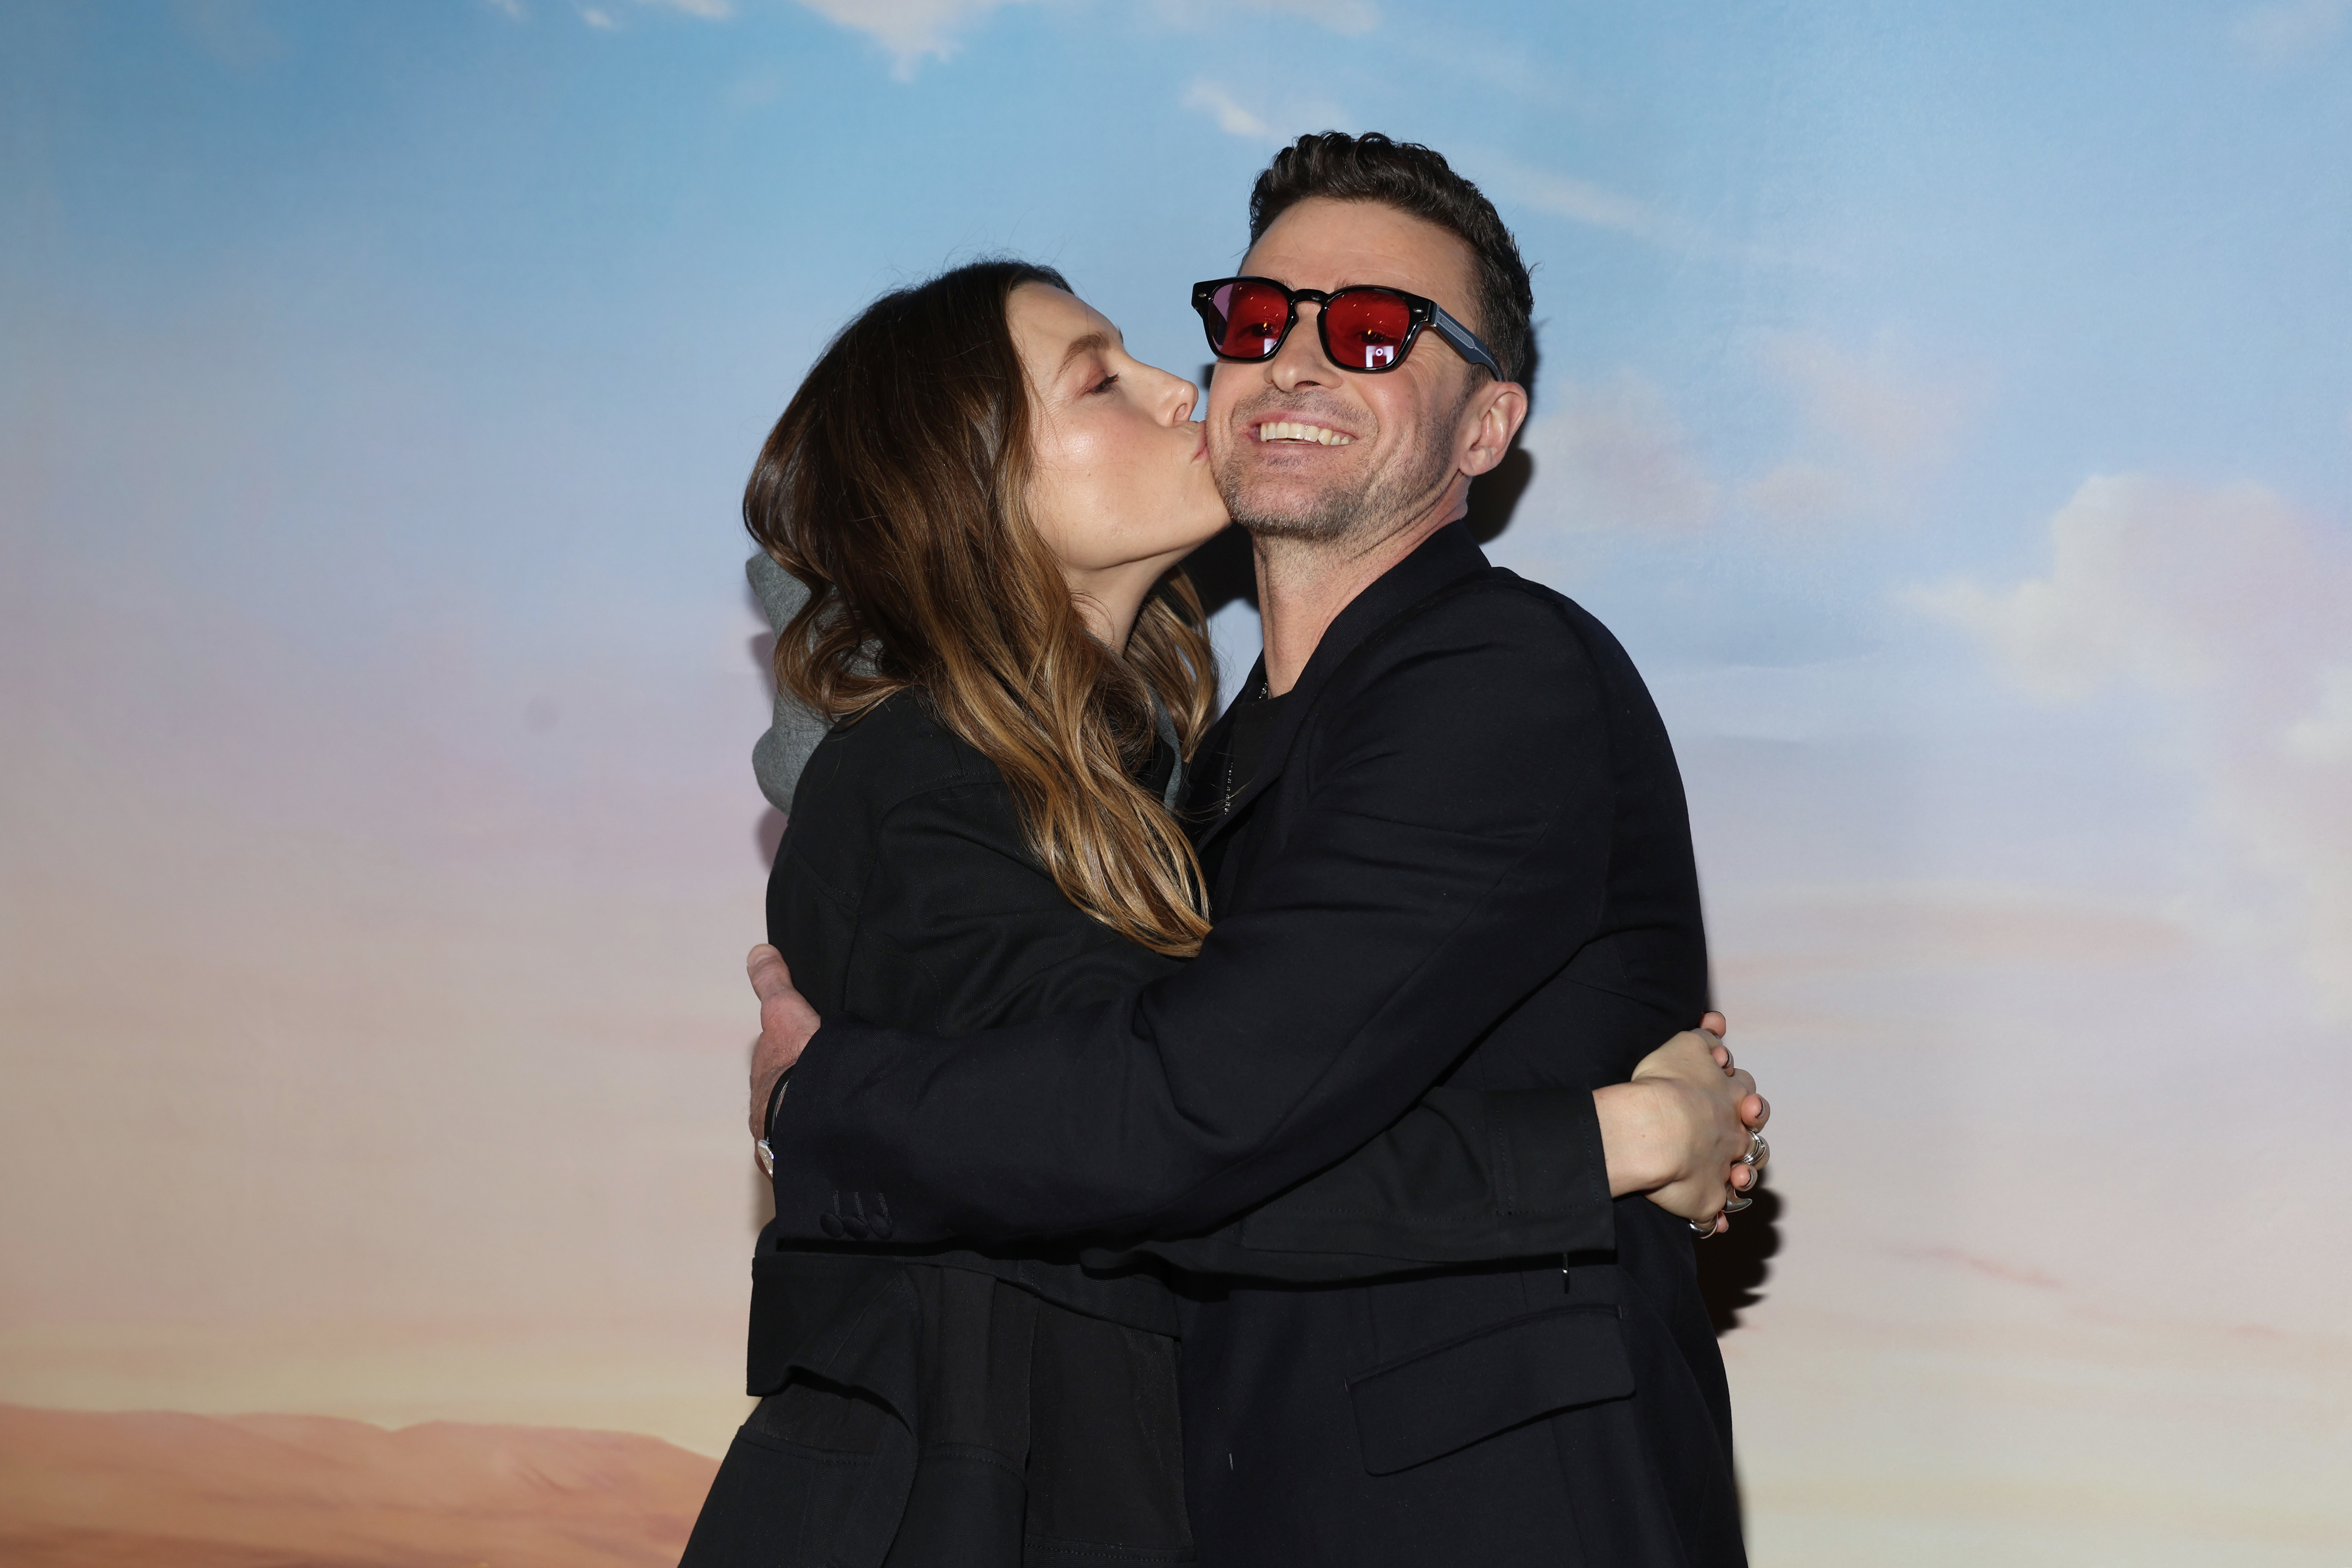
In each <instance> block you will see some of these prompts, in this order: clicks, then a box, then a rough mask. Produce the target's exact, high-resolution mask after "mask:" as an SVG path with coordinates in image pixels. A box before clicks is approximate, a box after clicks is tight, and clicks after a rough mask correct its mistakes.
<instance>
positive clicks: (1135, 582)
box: [1062, 550, 1192, 653]
mask: <svg viewBox="0 0 2352 1568" xmlns="http://www.w3.org/2000/svg"><path fill="white" fill-rule="evenodd" d="M1191 553H1192V552H1191V551H1189V550H1179V551H1176V552H1174V553H1172V554H1170V555H1164V556H1154V557H1152V558H1151V559H1149V560H1131V561H1129V562H1127V563H1126V564H1124V565H1121V566H1111V567H1099V568H1097V569H1095V570H1079V569H1078V568H1076V567H1073V566H1068V565H1065V566H1064V567H1063V568H1062V577H1063V580H1065V581H1066V582H1067V583H1068V584H1069V585H1070V598H1071V599H1072V600H1073V601H1076V604H1077V607H1078V615H1079V618H1080V619H1081V620H1083V621H1085V622H1086V623H1087V631H1089V632H1093V633H1094V635H1095V640H1096V641H1097V642H1099V643H1101V644H1102V645H1103V646H1104V647H1106V648H1108V649H1110V650H1111V651H1112V652H1113V653H1125V652H1126V651H1127V640H1128V638H1129V636H1131V635H1132V634H1133V633H1134V632H1135V618H1136V617H1137V616H1139V615H1140V614H1142V613H1143V601H1145V600H1146V599H1149V598H1150V596H1151V590H1152V589H1153V587H1154V586H1156V585H1157V584H1158V583H1159V581H1160V579H1161V578H1163V577H1165V576H1167V575H1168V569H1169V568H1170V567H1172V566H1174V565H1175V564H1176V563H1177V562H1178V561H1180V560H1182V559H1184V557H1185V556H1186V555H1189V554H1191Z"/></svg>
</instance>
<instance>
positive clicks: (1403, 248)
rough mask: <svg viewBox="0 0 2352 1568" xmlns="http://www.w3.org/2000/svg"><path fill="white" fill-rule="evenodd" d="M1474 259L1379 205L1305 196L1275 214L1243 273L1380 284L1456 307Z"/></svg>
mask: <svg viewBox="0 0 2352 1568" xmlns="http://www.w3.org/2000/svg"><path fill="white" fill-rule="evenodd" d="M1475 266H1476V263H1475V257H1474V256H1473V255H1472V254H1471V250H1470V246H1468V245H1467V244H1466V243H1465V241H1464V240H1463V239H1462V237H1461V236H1460V235H1456V234H1454V232H1453V231H1452V230H1450V229H1446V228H1443V227H1440V226H1439V225H1436V224H1433V223H1431V222H1430V221H1429V220H1428V219H1426V218H1421V217H1415V216H1414V215H1413V214H1411V213H1406V212H1400V211H1399V210H1398V209H1396V208H1394V207H1391V206H1390V205H1388V204H1386V203H1381V202H1335V201H1330V200H1328V199H1313V198H1310V199H1309V200H1307V201H1304V202H1301V203H1299V204H1298V205H1297V206H1295V207H1292V208H1291V209H1289V210H1288V211H1287V212H1285V213H1284V214H1282V215H1281V216H1280V217H1278V218H1276V219H1275V221H1274V222H1273V224H1272V225H1269V226H1268V227H1267V229H1266V231H1265V234H1264V235H1260V236H1259V237H1258V240H1257V243H1255V245H1253V246H1250V248H1249V253H1248V254H1247V255H1246V256H1244V257H1243V258H1242V270H1243V271H1244V272H1245V273H1249V274H1252V275H1254V276H1256V277H1271V278H1273V279H1275V280H1276V282H1279V283H1286V284H1288V285H1289V286H1290V287H1293V288H1321V289H1326V290H1329V289H1337V288H1346V287H1350V286H1351V285H1355V284H1363V283H1379V284H1386V285H1389V286H1390V287H1399V288H1410V289H1412V291H1413V292H1415V293H1419V294H1427V295H1429V296H1431V297H1432V298H1436V299H1438V300H1440V301H1441V302H1443V303H1445V304H1446V305H1447V306H1448V307H1449V308H1454V309H1456V310H1458V309H1460V308H1462V307H1463V306H1465V305H1467V304H1468V303H1469V301H1468V300H1467V299H1466V298H1456V297H1459V296H1461V295H1463V294H1465V292H1466V291H1467V289H1468V288H1469V287H1470V283H1471V280H1472V278H1473V277H1474V276H1475Z"/></svg>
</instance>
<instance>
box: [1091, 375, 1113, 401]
mask: <svg viewBox="0 0 2352 1568" xmlns="http://www.w3.org/2000/svg"><path fill="white" fill-rule="evenodd" d="M1117 384H1118V372H1117V371H1113V372H1111V373H1110V374H1109V375H1107V376H1105V377H1103V379H1102V380H1100V381H1098V382H1096V383H1095V384H1094V385H1092V386H1090V387H1088V388H1087V396H1088V397H1092V396H1094V394H1095V393H1097V392H1108V391H1110V389H1111V388H1112V387H1113V386H1115V385H1117Z"/></svg>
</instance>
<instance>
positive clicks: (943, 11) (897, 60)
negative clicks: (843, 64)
mask: <svg viewBox="0 0 2352 1568" xmlns="http://www.w3.org/2000/svg"><path fill="white" fill-rule="evenodd" d="M667 3H669V4H673V5H686V6H687V7H688V8H689V9H690V8H692V7H694V6H696V5H719V6H721V7H724V5H726V3H727V0H667ZM800 3H801V4H802V5H805V6H807V7H808V8H809V9H810V10H812V11H814V12H815V13H816V14H817V15H819V16H824V17H825V18H826V19H828V20H830V21H833V22H837V23H839V24H840V25H841V26H845V27H850V28H855V29H856V31H858V32H861V33H864V34H866V36H867V37H871V38H873V39H874V41H875V42H877V43H878V44H880V45H881V46H882V47H884V48H886V49H887V50H889V51H890V74H891V75H892V76H894V77H896V78H898V79H899V80H900V81H908V80H911V79H912V78H913V77H914V74H915V68H916V67H917V66H919V65H920V64H921V63H922V62H923V60H924V59H925V58H926V57H929V58H931V59H940V60H943V59H946V58H948V57H950V56H951V55H953V54H954V53H955V52H956V50H957V49H959V48H961V47H962V38H961V34H962V33H963V32H964V31H965V30H966V29H967V28H968V27H970V26H971V25H972V24H973V23H974V22H977V21H979V20H980V19H981V18H982V17H983V16H987V15H988V14H989V13H990V12H992V11H993V10H995V9H996V8H997V7H998V6H1000V5H1022V4H1024V3H1025V0H800Z"/></svg>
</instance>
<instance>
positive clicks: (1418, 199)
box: [1249, 131, 1536, 377]
mask: <svg viewBox="0 0 2352 1568" xmlns="http://www.w3.org/2000/svg"><path fill="white" fill-rule="evenodd" d="M1315 196H1321V197H1324V198H1326V199H1327V200H1329V201H1334V202H1378V203H1380V204H1382V205H1383V206H1390V207H1394V208H1395V209H1396V210H1397V211H1399V212H1401V213H1405V214H1410V215H1412V216H1413V217H1416V218H1420V219H1423V220H1424V221H1425V222H1428V223H1433V224H1435V225H1437V226H1438V227H1439V228H1442V229H1444V230H1445V231H1446V232H1447V233H1449V234H1452V235H1455V236H1456V237H1458V238H1459V239H1460V240H1461V241H1462V242H1463V243H1464V244H1465V245H1467V246H1469V247H1470V254H1471V255H1472V256H1475V257H1476V258H1477V277H1476V288H1477V298H1476V300H1475V303H1474V305H1473V308H1474V309H1475V311H1476V313H1477V318H1478V319H1477V321H1476V323H1475V325H1476V328H1477V331H1478V336H1479V337H1480V338H1482V339H1484V340H1485V341H1486V347H1487V348H1489V349H1491V350H1494V354H1495V358H1496V359H1497V360H1499V361H1502V366H1503V371H1504V373H1505V374H1506V375H1508V376H1513V377H1517V376H1523V375H1525V374H1526V373H1527V371H1528V361H1529V358H1530V353H1531V350H1533V349H1534V347H1535V333H1536V329H1535V319H1534V318H1535V309H1536V295H1535V290H1534V289H1533V288H1532V287H1529V286H1528V265H1527V263H1526V262H1524V261H1521V260H1520V259H1519V246H1518V242H1517V240H1515V239H1513V238H1512V237H1511V231H1510V230H1508V229H1507V228H1505V227H1504V226H1503V220H1502V218H1501V216H1500V215H1499V214H1496V211H1495V204H1494V203H1492V202H1490V201H1488V200H1487V199H1486V195H1485V194H1484V193H1482V192H1480V190H1479V189H1478V187H1477V186H1475V185H1474V184H1472V183H1470V182H1469V181H1467V180H1465V179H1464V178H1463V177H1462V176H1461V175H1459V174H1457V173H1455V172H1454V170H1453V168H1452V166H1451V165H1449V164H1448V163H1447V162H1445V158H1444V154H1442V153H1438V152H1431V151H1430V150H1429V149H1428V148H1426V147H1423V146H1422V145H1421V144H1420V143H1419V142H1417V141H1391V140H1390V139H1389V138H1388V137H1385V136H1382V135H1381V134H1380V132H1378V131H1367V132H1365V133H1364V134H1363V135H1361V136H1349V135H1348V134H1347V133H1346V132H1344V131H1324V132H1322V133H1321V134H1319V135H1311V136H1302V137H1300V138H1299V139H1298V140H1297V141H1294V142H1292V143H1291V144H1290V145H1289V146H1287V147H1286V148H1284V149H1283V150H1282V151H1281V152H1277V153H1276V154H1275V155H1274V162H1271V163H1269V164H1267V165H1266V167H1265V173H1263V174H1260V175H1259V176H1258V177H1257V184H1256V186H1255V188H1254V189H1253V190H1252V191H1251V192H1250V231H1249V232H1250V244H1252V245H1255V244H1256V243H1257V242H1258V241H1259V240H1260V239H1262V238H1263V237H1265V231H1266V230H1267V229H1269V228H1271V227H1273V226H1274V220H1275V219H1276V218H1278V217H1280V216H1281V215H1282V214H1284V213H1286V212H1287V211H1289V210H1290V208H1292V207H1293V206H1295V205H1297V204H1298V203H1300V202H1304V201H1307V200H1308V199H1309V198H1310V197H1315ZM1366 281H1371V280H1370V279H1367V280H1366Z"/></svg>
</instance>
